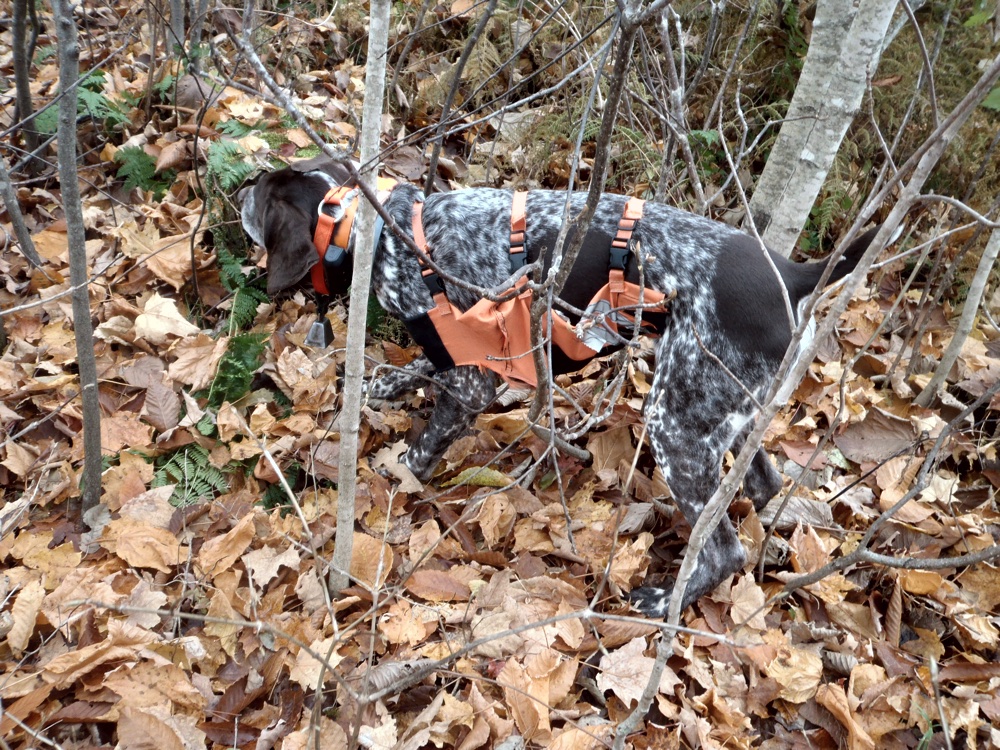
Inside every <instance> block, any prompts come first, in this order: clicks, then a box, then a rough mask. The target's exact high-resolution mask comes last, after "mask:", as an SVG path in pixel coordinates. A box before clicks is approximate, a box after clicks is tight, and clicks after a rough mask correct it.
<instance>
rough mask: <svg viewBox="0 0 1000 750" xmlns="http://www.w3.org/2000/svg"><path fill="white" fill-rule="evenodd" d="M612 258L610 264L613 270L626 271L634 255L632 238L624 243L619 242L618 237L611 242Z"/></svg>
mask: <svg viewBox="0 0 1000 750" xmlns="http://www.w3.org/2000/svg"><path fill="white" fill-rule="evenodd" d="M610 256H611V258H610V260H609V262H608V266H609V267H610V268H611V270H612V271H624V270H625V269H627V268H628V262H629V260H630V258H631V256H632V240H631V238H630V239H628V240H626V241H625V242H624V243H623V244H619V241H618V240H617V239H616V240H615V241H614V242H612V243H611V252H610Z"/></svg>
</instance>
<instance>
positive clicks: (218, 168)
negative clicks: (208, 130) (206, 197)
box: [208, 141, 256, 192]
mask: <svg viewBox="0 0 1000 750" xmlns="http://www.w3.org/2000/svg"><path fill="white" fill-rule="evenodd" d="M255 169H256V167H255V166H254V165H253V164H252V163H251V162H249V161H247V159H246V154H244V153H243V149H242V148H240V145H239V144H238V143H236V141H213V142H212V143H211V144H210V145H209V147H208V176H209V179H211V180H212V181H213V182H214V183H215V184H217V185H218V186H219V187H220V188H222V189H223V190H224V191H226V192H231V191H233V190H235V189H236V188H238V187H239V186H240V185H242V184H243V182H244V181H245V180H246V179H247V178H248V177H249V176H250V175H252V174H253V172H254V170H255Z"/></svg>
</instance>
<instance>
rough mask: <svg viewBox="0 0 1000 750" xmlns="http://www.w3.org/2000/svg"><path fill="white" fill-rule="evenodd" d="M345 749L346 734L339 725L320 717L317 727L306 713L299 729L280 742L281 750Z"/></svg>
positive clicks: (346, 744) (326, 717)
mask: <svg viewBox="0 0 1000 750" xmlns="http://www.w3.org/2000/svg"><path fill="white" fill-rule="evenodd" d="M317 739H318V740H319V743H318V745H317ZM347 747H348V743H347V734H346V733H345V732H344V730H343V728H342V727H341V726H340V724H337V723H336V722H335V721H334V720H333V719H331V718H330V717H328V716H322V715H321V716H320V717H319V722H318V726H317V725H316V724H314V723H313V721H312V717H311V715H310V713H309V712H308V711H306V712H305V713H304V714H303V715H302V719H301V722H300V724H299V728H298V729H296V730H295V731H294V732H292V733H291V734H289V735H288V736H286V737H285V738H284V739H283V740H282V741H281V750H347Z"/></svg>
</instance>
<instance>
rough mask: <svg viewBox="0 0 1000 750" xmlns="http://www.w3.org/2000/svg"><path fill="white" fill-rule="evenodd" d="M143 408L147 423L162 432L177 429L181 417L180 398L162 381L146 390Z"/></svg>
mask: <svg viewBox="0 0 1000 750" xmlns="http://www.w3.org/2000/svg"><path fill="white" fill-rule="evenodd" d="M142 408H143V415H144V416H145V417H146V421H148V422H149V423H150V424H151V425H153V427H155V428H156V429H157V430H159V431H160V432H166V431H167V430H169V429H172V428H174V427H176V426H177V422H178V420H179V419H180V416H181V400H180V398H178V396H177V394H176V393H174V391H173V389H172V388H170V387H169V386H167V385H165V384H164V383H163V382H161V381H157V382H154V383H152V384H151V385H150V386H149V388H147V389H146V398H145V401H144V402H143V407H142Z"/></svg>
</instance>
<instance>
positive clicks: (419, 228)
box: [412, 198, 446, 304]
mask: <svg viewBox="0 0 1000 750" xmlns="http://www.w3.org/2000/svg"><path fill="white" fill-rule="evenodd" d="M412 223H413V244H415V245H416V246H417V247H419V248H420V249H421V250H422V251H423V253H424V255H426V256H428V257H430V254H431V249H430V246H428V244H427V237H426V236H425V235H424V199H423V198H419V199H417V200H416V201H415V202H414V204H413V222H412ZM417 263H418V264H419V265H420V275H421V276H423V279H424V285H425V286H426V287H427V291H428V292H430V295H431V297H433V298H434V301H435V302H437V303H438V304H441V303H442V302H443V301H444V300H445V299H446V298H445V297H444V284H442V283H441V277H440V276H438V275H437V274H436V273H435V272H434V269H433V268H431V267H430V266H428V265H427V263H425V262H424V259H423V257H421V256H420V255H418V256H417ZM439 296H440V299H438V297H439Z"/></svg>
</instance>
